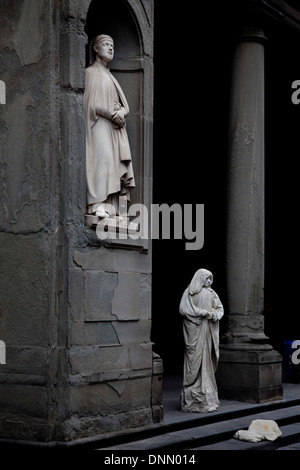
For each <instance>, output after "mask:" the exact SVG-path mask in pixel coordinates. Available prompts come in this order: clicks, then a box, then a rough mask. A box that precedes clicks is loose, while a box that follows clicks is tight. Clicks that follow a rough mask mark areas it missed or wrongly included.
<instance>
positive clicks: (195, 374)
mask: <svg viewBox="0 0 300 470" xmlns="http://www.w3.org/2000/svg"><path fill="white" fill-rule="evenodd" d="M212 282H213V275H212V273H211V272H210V271H208V270H206V269H199V270H198V271H197V272H196V273H195V274H194V277H193V279H192V281H191V283H190V284H189V286H188V287H187V288H186V289H185V291H184V293H183V296H182V298H181V302H180V306H179V312H180V314H181V315H182V316H183V334H184V343H185V354H184V377H183V388H182V392H181V410H182V411H186V412H210V411H215V410H217V409H218V407H219V398H218V389H217V384H216V379H215V371H216V369H217V364H218V359H219V320H220V319H221V318H222V316H223V315H224V309H223V305H222V303H221V301H220V299H219V297H218V295H217V294H216V292H215V291H214V290H213V289H212V288H211V284H212Z"/></svg>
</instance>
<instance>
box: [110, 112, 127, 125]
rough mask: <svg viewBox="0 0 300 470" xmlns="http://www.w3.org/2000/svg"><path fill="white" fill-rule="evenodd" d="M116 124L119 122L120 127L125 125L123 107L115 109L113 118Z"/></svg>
mask: <svg viewBox="0 0 300 470" xmlns="http://www.w3.org/2000/svg"><path fill="white" fill-rule="evenodd" d="M111 120H112V122H113V123H114V124H117V125H118V126H119V127H123V126H124V124H125V111H124V109H123V108H121V109H119V110H118V111H115V112H114V114H113V115H112V118H111Z"/></svg>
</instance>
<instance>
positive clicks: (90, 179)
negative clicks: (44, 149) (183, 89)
mask: <svg viewBox="0 0 300 470" xmlns="http://www.w3.org/2000/svg"><path fill="white" fill-rule="evenodd" d="M92 47H93V49H94V52H95V54H96V59H95V61H94V63H93V64H92V65H90V66H89V67H88V68H87V69H86V78H85V92H84V109H85V123H86V174H87V213H88V214H93V215H96V216H99V217H100V218H104V217H107V216H109V215H110V212H111V209H112V207H113V208H114V214H113V215H118V213H119V204H118V203H119V196H124V197H127V200H129V194H130V191H131V190H132V189H133V188H134V187H135V181H134V174H133V167H132V160H131V152H130V147H129V142H128V136H127V131H126V125H125V119H126V116H127V115H128V113H129V107H128V103H127V100H126V98H125V95H124V93H123V90H122V89H121V86H120V84H119V83H118V81H117V80H116V78H115V77H114V76H113V75H112V74H111V73H110V70H109V65H110V62H111V61H112V59H113V57H114V41H113V39H112V38H111V37H110V36H107V35H106V34H101V35H99V36H96V37H95V38H94V40H93V43H92Z"/></svg>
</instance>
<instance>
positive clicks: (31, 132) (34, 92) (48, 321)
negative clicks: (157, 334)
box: [0, 0, 160, 441]
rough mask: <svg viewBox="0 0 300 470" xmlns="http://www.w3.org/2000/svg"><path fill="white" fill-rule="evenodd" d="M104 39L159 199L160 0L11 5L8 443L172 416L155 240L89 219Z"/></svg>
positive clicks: (4, 416) (6, 52)
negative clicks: (163, 407) (92, 70)
mask: <svg viewBox="0 0 300 470" xmlns="http://www.w3.org/2000/svg"><path fill="white" fill-rule="evenodd" d="M12 3H13V5H12ZM95 18H96V19H97V18H100V21H96V22H95ZM102 32H105V33H106V34H110V35H111V36H113V37H114V39H115V45H116V54H115V60H114V65H113V66H112V71H113V73H115V75H116V76H117V77H118V80H119V82H120V83H121V84H122V87H123V89H124V91H125V94H126V96H127V99H128V101H129V105H130V111H131V112H130V118H129V120H128V124H127V126H128V134H129V139H130V143H131V149H132V156H133V163H134V167H135V176H136V190H135V197H136V199H137V200H139V201H140V202H142V203H144V204H147V205H149V203H150V202H151V201H150V197H151V186H152V176H151V169H152V140H153V139H152V108H153V91H152V88H153V77H152V75H153V4H152V1H140V0H138V1H136V0H133V1H131V0H130V1H128V2H127V1H126V2H114V1H112V2H97V1H92V2H91V1H90V0H88V1H80V2H79V1H68V0H67V1H63V2H56V1H52V0H50V1H48V0H43V1H40V0H39V1H36V0H26V1H24V2H23V1H18V0H17V1H14V2H9V3H7V2H5V4H4V5H3V4H1V49H2V50H1V54H2V65H1V79H2V80H3V81H4V82H5V83H6V86H7V104H6V105H5V107H2V108H1V153H2V158H1V182H2V186H1V187H2V188H3V190H2V193H1V235H0V237H1V243H0V245H1V260H2V261H1V268H0V269H1V276H0V277H1V292H2V293H4V292H5V295H3V296H2V300H1V304H2V306H1V320H0V323H1V327H0V330H1V338H2V337H3V338H4V341H5V344H6V353H7V361H6V364H5V365H3V367H2V368H1V425H0V428H1V431H0V433H1V437H5V438H14V439H27V440H38V441H53V440H62V441H69V440H74V439H78V438H82V437H87V436H92V435H95V434H99V433H106V432H112V431H116V430H119V429H123V428H131V427H137V426H145V425H149V424H151V423H153V421H155V420H160V408H159V406H160V405H159V404H158V412H157V409H156V408H155V399H154V397H152V375H153V374H152V372H153V360H152V345H151V341H150V329H151V246H150V244H149V243H148V242H147V241H143V243H138V242H132V243H131V244H130V241H131V240H125V241H124V240H120V242H118V243H115V244H114V243H113V242H112V243H111V244H108V245H107V244H103V243H101V240H99V238H98V237H97V235H96V232H95V230H93V229H90V228H87V227H86V226H85V224H84V222H85V219H84V215H85V204H86V201H85V198H86V195H85V187H86V183H85V123H84V114H83V92H84V85H85V84H84V74H85V67H86V56H87V45H88V42H89V40H90V39H91V37H93V36H94V35H96V34H101V33H102ZM133 201H134V200H133ZM4 260H5V262H4ZM156 370H157V366H156ZM152 403H153V407H152Z"/></svg>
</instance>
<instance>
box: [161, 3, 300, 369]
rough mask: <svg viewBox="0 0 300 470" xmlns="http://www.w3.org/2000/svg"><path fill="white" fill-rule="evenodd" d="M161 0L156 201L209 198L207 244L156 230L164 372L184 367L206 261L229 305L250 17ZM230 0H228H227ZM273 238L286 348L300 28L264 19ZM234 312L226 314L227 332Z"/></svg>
mask: <svg viewBox="0 0 300 470" xmlns="http://www.w3.org/2000/svg"><path fill="white" fill-rule="evenodd" d="M166 3H167V2H155V36H154V38H155V40H154V45H155V48H154V58H155V69H154V70H155V86H154V92H155V94H154V97H155V99H154V203H156V204H162V203H167V204H169V205H172V204H174V203H179V204H181V205H182V206H183V204H205V239H204V247H203V248H202V249H201V250H198V251H187V250H185V240H182V241H181V240H153V299H152V312H153V326H152V341H153V342H154V343H155V345H154V351H156V352H158V353H159V354H160V355H161V357H162V359H163V361H164V368H165V372H167V373H168V372H169V373H181V372H182V363H183V351H184V349H183V337H182V320H181V318H180V315H179V313H178V307H179V302H180V299H181V295H182V293H183V291H184V289H185V288H186V286H187V285H188V284H189V282H190V280H191V278H192V276H193V274H194V273H195V271H196V270H197V269H199V268H201V267H203V268H206V269H209V270H210V271H212V272H213V274H214V284H213V288H214V289H215V291H216V292H217V293H218V295H219V296H220V298H221V300H222V302H223V304H224V307H225V315H226V311H227V299H226V297H227V294H226V255H225V243H226V197H227V159H228V151H227V135H228V110H229V96H230V82H231V70H232V57H233V52H234V47H235V43H236V38H237V37H238V33H239V31H240V29H241V26H242V24H243V21H244V15H245V12H244V11H243V10H242V8H241V6H240V5H241V3H243V2H234V1H233V2H209V3H210V4H209V5H207V3H208V2H203V5H202V4H201V6H200V8H199V7H197V8H196V4H195V2H191V1H186V2H184V7H182V3H179V2H173V3H172V8H171V9H170V8H169V9H168V8H167V5H166ZM225 4H226V5H225ZM265 26H266V28H265V31H266V35H267V37H268V41H267V44H266V47H265V50H266V62H265V75H266V77H265V93H266V194H265V197H266V200H265V211H266V219H265V220H266V235H265V237H266V239H265V255H266V259H265V312H264V314H265V332H266V334H267V335H268V336H269V337H270V341H269V342H270V343H271V344H272V345H273V346H274V348H275V349H277V350H279V351H280V352H281V353H282V352H283V344H284V341H285V340H287V339H298V338H297V335H298V336H299V337H300V328H299V312H298V308H297V297H296V293H297V284H296V283H297V275H296V267H297V231H298V230H297V204H296V199H297V183H298V172H297V165H296V164H297V161H298V154H299V116H300V105H299V106H295V105H294V104H293V103H292V101H291V95H292V91H293V90H292V89H291V84H292V82H293V81H294V80H297V79H300V71H299V61H298V44H299V41H300V34H299V33H297V34H296V33H295V32H294V31H290V30H289V28H288V27H286V26H284V25H283V24H281V23H277V22H276V23H274V24H273V21H272V20H269V19H268V18H267V19H266V20H265ZM225 322H226V320H223V321H221V322H220V328H221V334H222V330H223V329H224V327H225V324H226V323H225Z"/></svg>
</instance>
